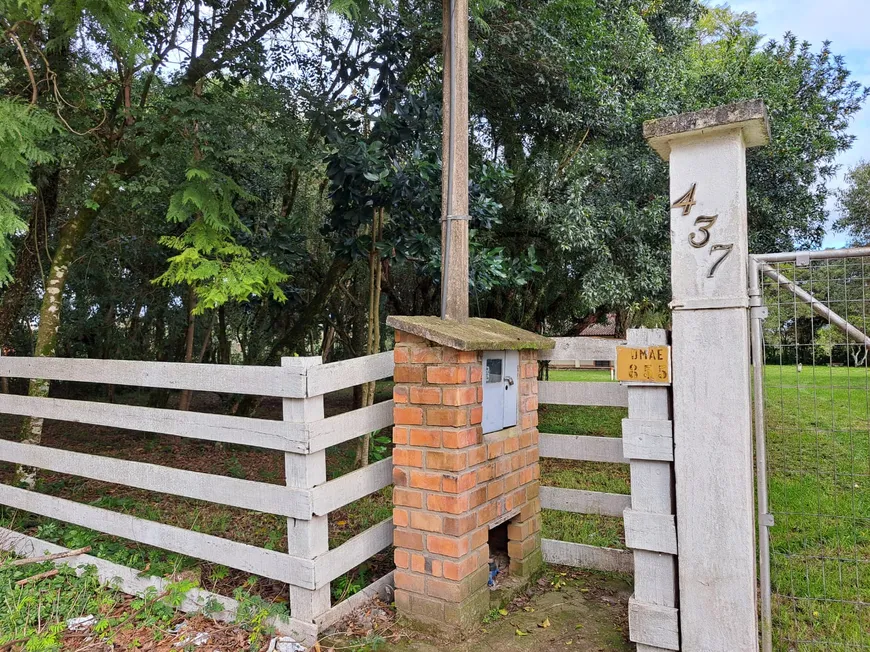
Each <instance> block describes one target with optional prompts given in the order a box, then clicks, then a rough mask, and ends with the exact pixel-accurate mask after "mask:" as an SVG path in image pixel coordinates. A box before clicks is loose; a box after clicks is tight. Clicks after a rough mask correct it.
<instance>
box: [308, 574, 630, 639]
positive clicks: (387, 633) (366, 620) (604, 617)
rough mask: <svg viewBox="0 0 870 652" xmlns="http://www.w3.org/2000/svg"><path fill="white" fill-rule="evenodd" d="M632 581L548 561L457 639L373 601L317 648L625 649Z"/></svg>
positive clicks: (495, 602) (494, 604)
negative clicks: (536, 576) (421, 628)
mask: <svg viewBox="0 0 870 652" xmlns="http://www.w3.org/2000/svg"><path fill="white" fill-rule="evenodd" d="M630 595H631V585H630V584H629V583H628V582H627V581H626V580H625V579H623V578H620V577H617V576H613V575H608V574H602V573H591V572H585V571H579V570H576V569H568V568H561V567H555V566H551V567H548V568H547V570H546V571H545V573H544V575H543V576H542V577H541V579H540V580H538V581H537V582H536V583H534V584H533V585H532V586H531V587H530V588H529V589H528V590H527V591H526V592H524V593H521V594H520V595H519V596H518V597H517V598H515V599H514V600H512V601H511V602H510V603H509V604H507V605H501V607H500V605H499V603H498V602H497V601H494V602H493V603H492V607H493V610H492V611H491V612H490V614H489V615H488V616H487V618H486V619H485V620H486V621H487V622H485V623H484V624H482V625H481V626H480V627H479V628H478V629H477V630H476V631H473V632H471V633H469V634H467V635H466V636H464V637H463V638H462V640H459V641H456V640H441V639H438V638H435V637H433V636H431V635H428V634H423V633H418V632H415V631H414V630H413V629H411V628H409V627H407V626H403V624H402V623H401V622H398V623H397V622H396V621H395V617H394V615H393V613H392V611H391V610H389V609H381V608H379V607H378V606H374V607H371V608H369V609H366V610H361V611H360V612H357V613H356V614H354V616H353V617H352V618H350V619H349V620H348V621H346V623H344V627H346V628H347V630H348V632H347V633H346V634H344V635H336V636H332V637H330V638H327V639H325V640H324V641H322V642H321V650H323V652H328V651H329V650H340V649H341V650H348V649H355V650H360V651H367V650H378V651H379V652H441V651H443V650H451V652H479V651H480V650H492V651H494V652H529V651H535V652H538V651H542V652H543V651H549V650H569V651H570V650H577V651H578V652H579V651H582V652H628V651H629V650H633V649H634V646H633V645H632V644H631V643H629V641H628V638H627V634H628V621H627V609H628V598H629V596H630Z"/></svg>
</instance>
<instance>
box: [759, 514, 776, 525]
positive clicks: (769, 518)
mask: <svg viewBox="0 0 870 652" xmlns="http://www.w3.org/2000/svg"><path fill="white" fill-rule="evenodd" d="M758 524H759V525H762V526H764V527H773V514H761V515H760V516H759V517H758Z"/></svg>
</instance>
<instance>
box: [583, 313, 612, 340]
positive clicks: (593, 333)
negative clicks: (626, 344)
mask: <svg viewBox="0 0 870 652" xmlns="http://www.w3.org/2000/svg"><path fill="white" fill-rule="evenodd" d="M580 337H616V313H615V312H611V313H610V314H608V315H607V321H605V322H600V323H597V324H591V325H589V326H587V327H586V328H584V329H583V330H582V331H580Z"/></svg>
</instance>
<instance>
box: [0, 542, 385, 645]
mask: <svg viewBox="0 0 870 652" xmlns="http://www.w3.org/2000/svg"><path fill="white" fill-rule="evenodd" d="M0 549H3V550H8V551H9V552H13V553H15V554H16V555H18V556H20V557H32V556H34V555H40V554H57V553H62V552H69V548H64V547H62V546H58V545H55V544H53V543H49V542H48V541H43V540H42V539H37V538H35V537H30V536H27V535H26V534H19V533H18V532H15V531H13V530H7V529H6V528H3V527H0ZM54 564H55V566H70V567H71V568H74V569H76V572H77V574H79V575H81V574H82V573H84V572H85V569H87V568H88V567H89V566H92V567H94V568H95V569H96V572H97V577H98V578H99V579H100V581H101V582H103V583H104V584H107V585H109V586H112V587H113V588H115V589H117V590H119V591H122V592H123V593H126V594H128V595H133V596H141V595H143V594H144V593H145V591H146V590H147V589H148V588H149V587H151V588H154V589H156V590H157V593H158V594H160V593H163V592H164V591H166V590H167V589H168V588H169V585H170V584H171V583H172V582H171V580H167V579H164V578H162V577H155V576H154V575H143V574H142V572H141V571H139V570H136V569H135V568H130V567H128V566H122V565H120V564H116V563H114V562H111V561H107V560H105V559H100V558H99V557H92V556H91V555H77V556H75V557H65V558H63V559H58V560H56V561H55V562H54ZM389 578H390V580H392V573H390V574H389ZM378 582H380V580H378ZM375 584H376V583H375ZM375 584H372V585H371V586H374V585H375ZM367 588H371V587H367ZM209 602H217V603H218V604H220V605H221V606H222V607H223V610H222V611H218V612H209V617H210V618H214V619H215V620H217V621H220V622H227V623H231V622H235V620H236V615H237V613H238V610H239V603H238V601H236V600H233V599H232V598H228V597H226V596H225V595H220V594H219V593H212V592H211V591H206V590H205V589H199V588H195V589H191V590H190V591H188V592H187V593H185V594H184V599H183V600H182V602H181V604H180V605H179V609H180V610H181V611H184V612H185V613H194V612H201V611H202V610H203V608H204V607H205V606H206V605H207V604H208V603H209ZM345 602H347V601H345ZM342 604H344V603H342ZM267 624H269V625H271V626H272V627H274V628H275V632H276V633H278V634H281V635H286V636H295V637H297V640H300V641H301V640H302V637H301V636H300V635H299V634H300V628H299V627H298V626H294V623H293V621H291V620H288V619H284V618H270V619H268V621H267ZM298 624H299V623H295V625H298ZM303 625H304V623H303ZM306 633H307V632H306Z"/></svg>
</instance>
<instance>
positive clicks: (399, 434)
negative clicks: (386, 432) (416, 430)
mask: <svg viewBox="0 0 870 652" xmlns="http://www.w3.org/2000/svg"><path fill="white" fill-rule="evenodd" d="M409 431H410V428H406V427H404V426H393V443H394V444H397V445H399V446H401V445H402V444H407V443H408V432H409Z"/></svg>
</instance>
